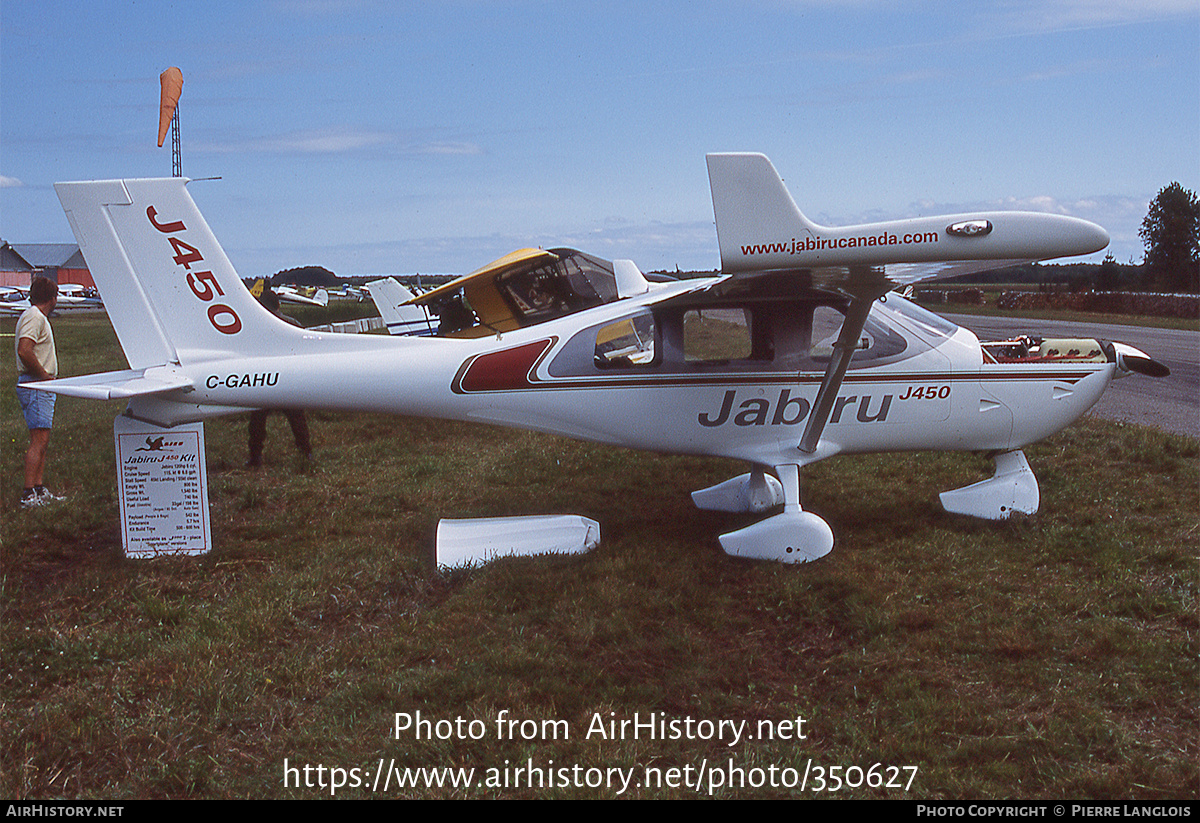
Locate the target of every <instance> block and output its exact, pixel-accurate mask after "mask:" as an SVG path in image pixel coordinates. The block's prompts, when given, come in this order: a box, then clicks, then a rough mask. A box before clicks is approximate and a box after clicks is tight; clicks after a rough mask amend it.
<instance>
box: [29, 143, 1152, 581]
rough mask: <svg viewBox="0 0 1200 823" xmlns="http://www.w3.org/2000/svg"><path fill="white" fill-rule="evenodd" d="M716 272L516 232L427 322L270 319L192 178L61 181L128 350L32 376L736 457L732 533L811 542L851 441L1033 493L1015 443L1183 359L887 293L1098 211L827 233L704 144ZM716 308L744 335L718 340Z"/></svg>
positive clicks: (85, 390)
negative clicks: (76, 371) (818, 466)
mask: <svg viewBox="0 0 1200 823" xmlns="http://www.w3.org/2000/svg"><path fill="white" fill-rule="evenodd" d="M708 168H709V177H710V182H711V187H712V197H713V206H714V210H715V213H716V225H717V238H718V244H719V247H720V253H721V265H722V270H723V272H724V273H723V274H721V275H720V276H714V277H706V278H700V279H696V280H680V281H674V282H669V283H651V282H649V281H648V280H647V279H646V278H645V277H643V276H642V274H641V272H640V271H639V270H638V269H637V267H636V266H635V265H634V264H633V263H632V262H631V261H628V260H617V261H614V262H613V263H611V264H610V263H608V262H607V261H603V260H600V259H598V258H594V257H591V256H589V255H585V254H582V253H580V252H572V251H569V250H549V251H542V250H533V249H527V250H524V251H521V252H515V253H514V254H512V255H509V256H508V257H507V258H503V259H502V260H500V261H497V263H495V264H492V265H491V266H488V267H485V268H484V269H482V270H480V272H476V273H473V274H472V275H467V276H466V277H464V278H462V279H461V280H460V281H457V285H455V284H450V285H449V286H446V287H442V288H440V289H437V290H435V291H434V292H430V293H429V294H425V295H421V296H420V297H418V298H414V299H413V301H412V302H413V305H429V306H434V305H436V304H438V303H439V301H445V302H444V304H443V305H441V306H440V307H439V309H438V310H439V312H440V314H441V317H440V330H439V332H438V334H437V335H435V336H432V337H401V336H383V335H339V334H322V333H314V332H311V331H305V330H302V329H297V328H294V327H292V326H289V325H287V324H285V323H284V322H283V321H281V320H278V319H277V318H275V317H273V316H271V315H270V314H269V313H268V312H267V311H266V310H265V309H264V308H262V307H261V306H260V305H259V304H258V302H257V301H256V300H255V299H254V298H253V297H251V296H250V294H249V293H248V292H247V291H246V289H245V288H244V286H243V285H242V284H241V282H240V280H239V278H238V276H237V273H236V272H235V271H234V269H233V266H232V265H231V263H230V262H229V259H228V258H227V257H226V256H225V253H224V252H223V251H222V249H221V247H220V245H219V244H218V243H217V240H216V238H215V237H214V236H213V234H212V232H211V231H210V229H209V227H208V225H207V224H206V223H205V221H204V218H203V217H202V216H201V214H200V212H199V210H198V209H197V208H196V205H195V203H194V202H193V201H192V199H191V197H190V196H189V194H188V193H187V191H186V189H185V185H186V181H185V180H182V179H175V178H173V179H164V180H124V181H122V180H109V181H98V182H81V183H60V184H58V185H57V186H56V187H55V188H56V189H57V191H58V195H59V199H60V200H61V201H62V204H63V207H64V209H65V210H66V212H67V217H68V219H69V221H70V223H71V226H72V228H73V230H74V231H75V235H76V237H77V238H78V240H79V243H80V246H81V247H82V249H83V253H84V256H85V257H86V259H87V262H88V264H89V267H90V268H91V271H92V273H93V276H94V277H95V279H96V282H97V284H98V285H99V287H100V291H101V293H102V294H103V295H104V297H105V303H106V305H107V306H108V307H109V315H110V317H111V318H112V322H113V326H114V328H115V329H116V330H117V334H118V337H119V339H120V342H121V346H122V348H123V349H124V351H125V356H126V358H127V359H128V360H129V367H130V368H129V370H127V371H119V372H110V373H105V374H98V375H89V376H83V377H73V378H67V379H62V380H55V381H49V382H45V383H38V384H35V385H36V386H37V387H38V388H41V389H45V390H48V391H54V392H58V393H61V394H70V395H75V396H81V397H92V398H100V399H111V398H127V399H129V401H130V402H129V407H128V410H127V413H128V414H130V415H132V416H133V417H135V418H138V419H141V420H144V421H147V422H150V423H154V424H157V425H160V426H173V425H176V424H179V423H183V422H191V421H197V420H202V419H205V418H208V417H213V416H216V415H222V414H229V413H232V412H239V411H245V410H249V409H255V408H288V407H292V408H296V407H299V408H314V409H316V408H320V409H332V410H346V411H374V412H390V413H397V414H405V415H418V416H431V417H440V418H448V419H458V420H469V421H476V422H483V423H494V424H498V425H503V426H513V427H518V428H524V429H533V430H538V431H544V432H552V433H555V434H561V435H567V436H571V437H575V438H580V439H585V440H591V441H596V442H600V443H610V444H613V445H619V446H626V447H632V448H640V449H650V450H655V451H662V452H673V453H686V454H696V455H713V456H721V457H731V458H737V459H740V460H744V461H746V462H747V463H748V464H749V468H750V470H749V471H748V472H747V473H746V474H743V475H742V476H740V477H737V478H734V479H732V480H729V481H726V482H725V483H722V484H719V485H717V486H714V487H713V488H710V489H705V490H702V491H698V492H696V493H694V494H693V498H694V500H695V502H696V504H697V505H699V506H700V507H702V508H707V509H717V510H723V511H746V512H768V511H770V510H772V509H778V507H780V506H781V507H782V509H781V510H779V511H776V512H775V513H773V514H771V515H770V516H768V517H766V518H765V519H763V520H761V521H759V522H757V523H755V524H753V525H751V526H748V527H746V528H743V529H740V530H738V531H734V532H731V533H729V534H725V535H722V536H721V538H720V542H721V545H722V547H723V548H724V550H725V551H726V552H728V553H729V554H731V555H735V556H740V557H752V558H764V559H774V560H779V561H785V562H802V561H807V560H813V559H815V558H818V557H821V556H823V555H824V554H826V553H827V552H829V551H830V549H831V548H832V547H833V542H834V541H833V533H832V531H831V529H830V527H829V525H828V524H827V523H826V522H825V521H824V520H822V519H821V518H820V517H818V516H817V515H815V514H813V513H812V512H808V511H805V510H803V509H802V507H801V503H800V471H801V469H802V468H803V467H804V466H806V465H808V464H810V463H813V462H815V461H818V460H823V459H825V458H828V457H833V456H834V455H838V454H854V453H863V452H877V451H901V450H971V451H986V452H991V453H994V455H995V466H996V473H995V476H994V477H992V478H991V479H989V480H985V481H983V482H980V483H976V484H974V485H972V486H968V487H966V488H963V489H958V490H955V491H951V492H946V493H944V494H943V495H942V501H943V505H944V507H945V508H946V509H948V510H949V511H951V512H958V513H964V514H970V515H974V516H978V517H984V518H990V519H1002V518H1005V517H1007V516H1008V515H1009V514H1010V513H1011V512H1014V511H1019V512H1028V513H1032V512H1034V511H1036V510H1037V508H1038V503H1039V494H1038V487H1037V480H1036V478H1035V477H1034V475H1033V472H1032V471H1031V470H1030V468H1029V464H1028V462H1027V461H1026V460H1025V457H1024V455H1023V453H1022V452H1021V449H1022V447H1024V446H1026V445H1028V444H1030V443H1033V442H1035V441H1037V440H1040V439H1042V438H1044V437H1047V436H1048V435H1051V434H1053V433H1055V432H1057V431H1059V430H1060V429H1062V428H1064V427H1065V426H1067V425H1069V424H1070V423H1071V422H1072V421H1074V420H1075V419H1076V418H1078V417H1079V416H1080V415H1082V414H1083V413H1084V412H1085V411H1087V409H1089V408H1090V407H1091V406H1092V404H1094V403H1095V402H1096V400H1097V399H1098V398H1099V397H1100V395H1101V393H1102V392H1103V391H1104V389H1105V387H1106V386H1107V385H1108V383H1109V381H1110V380H1111V379H1112V378H1114V377H1116V376H1120V375H1123V374H1126V373H1129V372H1130V371H1141V372H1144V373H1150V374H1155V373H1161V372H1162V371H1165V369H1163V368H1162V367H1161V366H1159V365H1158V364H1157V363H1155V362H1154V361H1152V360H1151V359H1150V358H1149V357H1147V356H1146V355H1145V354H1143V353H1141V352H1139V351H1137V350H1136V349H1133V348H1131V347H1128V346H1125V345H1122V344H1120V343H1109V342H1102V341H1095V340H1088V341H1060V342H1055V341H1047V340H1041V341H1038V340H1033V339H1029V340H1018V341H1004V342H1003V343H1000V344H996V345H982V344H981V343H980V341H979V340H978V338H977V337H976V336H975V335H974V334H972V333H971V332H969V331H967V330H966V329H962V328H959V327H957V326H955V325H953V324H951V323H949V322H948V321H946V320H944V319H942V318H940V317H938V316H936V315H934V314H931V313H929V312H927V311H925V310H923V309H921V308H919V307H917V306H916V305H914V304H913V303H910V302H909V301H907V300H905V299H904V298H902V297H901V296H899V295H898V294H889V292H890V291H891V290H892V289H893V288H894V287H895V286H898V285H901V286H902V285H907V284H911V283H914V282H917V281H918V280H923V279H928V278H931V277H939V276H948V275H952V274H960V273H964V272H968V271H978V270H983V269H988V268H996V267H1000V266H1004V265H1009V264H1012V263H1014V262H1017V261H1030V260H1042V259H1048V258H1055V257H1062V256H1069V255H1081V254H1088V253H1091V252H1095V251H1098V250H1100V249H1103V248H1104V247H1105V246H1106V245H1107V244H1108V235H1107V234H1106V233H1105V231H1104V230H1103V229H1102V228H1100V227H1099V226H1096V225H1094V224H1092V223H1088V222H1086V221H1083V220H1078V219H1074V218H1070V217H1064V216H1060V215H1051V214H1033V213H1021V212H990V213H973V214H962V215H953V216H945V217H924V218H915V219H910V220H900V221H894V222H887V223H874V224H869V225H858V226H848V227H841V228H830V227H824V226H818V225H816V224H814V223H812V222H811V221H809V220H808V219H807V218H805V217H804V215H803V214H801V213H800V211H799V209H797V207H796V205H795V203H794V202H793V200H792V198H791V196H790V195H789V194H788V192H787V189H786V188H785V187H784V184H783V181H782V180H781V179H780V177H779V175H778V173H777V172H776V171H775V169H774V167H773V166H772V165H771V163H770V161H769V160H768V159H767V158H766V157H764V156H762V155H757V154H714V155H709V156H708ZM722 317H729V318H732V319H736V320H737V321H738V322H733V323H728V324H727V325H725V326H723V327H722V328H723V329H724V331H725V332H731V333H732V335H733V339H732V340H730V338H729V337H728V336H724V337H719V338H717V339H716V340H715V341H710V339H709V338H708V336H707V330H706V328H705V326H706V325H711V324H712V323H714V322H717V321H719V319H720V318H722Z"/></svg>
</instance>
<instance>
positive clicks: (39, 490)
mask: <svg viewBox="0 0 1200 823" xmlns="http://www.w3.org/2000/svg"><path fill="white" fill-rule="evenodd" d="M34 492H35V493H36V494H37V496H38V497H40V498H41V500H42V502H43V503H58V502H61V501H63V500H66V499H67V498H65V497H63V496H62V495H61V494H55V493H54V492H52V491H50V490H49V489H48V488H46V487H45V486H38V487H36V488H35V489H34Z"/></svg>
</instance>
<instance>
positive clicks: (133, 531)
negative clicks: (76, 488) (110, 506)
mask: <svg viewBox="0 0 1200 823" xmlns="http://www.w3.org/2000/svg"><path fill="white" fill-rule="evenodd" d="M113 441H114V442H115V444H116V450H117V489H118V491H119V492H120V498H121V543H122V545H123V546H124V548H125V555H126V556H127V557H162V556H174V555H191V554H206V553H207V552H208V551H210V550H211V549H212V530H211V528H210V526H209V517H208V468H207V465H206V464H205V460H204V424H203V423H191V424H187V425H181V426H175V427H174V428H170V429H164V428H160V427H158V426H155V425H152V424H150V423H143V422H142V421H140V420H134V419H133V418H132V417H126V416H124V415H122V416H120V417H118V418H117V419H116V420H114V421H113Z"/></svg>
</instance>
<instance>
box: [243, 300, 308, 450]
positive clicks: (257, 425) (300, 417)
mask: <svg viewBox="0 0 1200 823" xmlns="http://www.w3.org/2000/svg"><path fill="white" fill-rule="evenodd" d="M258 302H260V303H262V304H263V306H264V307H266V309H267V311H269V312H271V314H273V315H275V316H276V317H278V318H279V319H280V320H283V321H285V322H287V323H291V324H292V325H293V326H299V325H300V324H299V323H297V322H296V321H295V320H293V319H292V318H290V317H288V316H287V315H286V314H284V313H283V312H281V311H280V310H279V295H277V294H276V293H275V292H274V291H272V290H271V289H269V288H265V289H263V293H262V296H260V297H259V298H258ZM273 411H278V412H282V413H283V415H284V416H285V417H287V421H288V424H289V425H290V426H291V427H292V436H293V437H294V438H295V439H296V449H297V450H298V451H299V452H300V456H301V457H302V458H303V459H304V462H305V464H306V465H311V464H312V459H313V456H312V440H311V439H310V437H309V433H308V417H307V416H306V415H305V413H304V409H259V410H258V411H253V412H251V413H250V458H249V459H248V460H247V461H246V467H247V468H250V469H257V468H261V467H262V454H263V445H264V444H265V443H266V440H267V417H268V415H270V414H271V412H273Z"/></svg>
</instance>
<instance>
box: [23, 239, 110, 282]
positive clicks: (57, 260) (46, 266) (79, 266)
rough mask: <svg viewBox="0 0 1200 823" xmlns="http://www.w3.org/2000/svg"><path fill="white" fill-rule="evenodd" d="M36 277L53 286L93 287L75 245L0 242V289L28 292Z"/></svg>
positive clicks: (90, 276) (85, 264) (85, 265)
mask: <svg viewBox="0 0 1200 823" xmlns="http://www.w3.org/2000/svg"><path fill="white" fill-rule="evenodd" d="M38 276H41V277H46V278H49V279H50V280H53V281H54V282H55V283H77V284H79V285H81V286H87V287H88V288H95V286H96V283H95V282H94V281H93V280H92V273H91V272H90V271H88V267H87V263H85V262H84V260H83V254H82V252H80V251H79V246H77V245H76V244H74V243H17V244H12V243H2V242H0V286H19V287H21V288H29V284H30V282H32V280H33V278H34V277H38Z"/></svg>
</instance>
